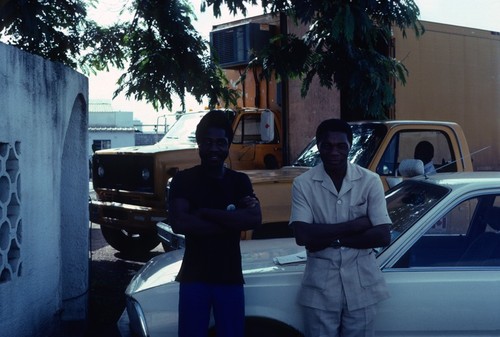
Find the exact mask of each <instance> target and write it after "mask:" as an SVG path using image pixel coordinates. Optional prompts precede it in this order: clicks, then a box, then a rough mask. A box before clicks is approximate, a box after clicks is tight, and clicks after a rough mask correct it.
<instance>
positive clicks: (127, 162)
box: [92, 154, 154, 193]
mask: <svg viewBox="0 0 500 337" xmlns="http://www.w3.org/2000/svg"><path fill="white" fill-rule="evenodd" d="M92 180H93V184H94V188H96V187H97V188H109V189H117V190H123V191H131V192H144V193H153V192H154V157H153V156H133V155H126V156H122V155H98V154H95V155H94V157H93V160H92Z"/></svg>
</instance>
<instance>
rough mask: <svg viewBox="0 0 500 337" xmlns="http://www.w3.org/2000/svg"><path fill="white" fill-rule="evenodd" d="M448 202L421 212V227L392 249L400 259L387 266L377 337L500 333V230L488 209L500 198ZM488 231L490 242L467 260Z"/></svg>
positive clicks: (484, 196)
mask: <svg viewBox="0 0 500 337" xmlns="http://www.w3.org/2000/svg"><path fill="white" fill-rule="evenodd" d="M499 194H500V193H499ZM445 204H448V205H447V207H446V208H445V209H442V210H441V211H438V212H436V213H434V214H428V216H426V217H423V218H422V219H421V223H422V227H421V228H414V229H413V231H408V232H407V233H405V234H403V235H401V236H400V238H399V239H398V240H400V241H401V242H403V243H402V244H401V245H400V247H395V249H394V250H393V253H392V254H393V255H394V256H396V257H397V258H394V259H393V260H391V261H390V262H388V263H386V264H385V265H384V266H383V269H382V270H383V273H384V276H385V279H386V281H387V284H388V287H389V290H390V294H391V298H390V299H388V300H387V301H384V302H382V303H380V304H379V306H378V316H377V319H376V331H377V336H385V337H387V336H493V335H495V336H497V335H498V334H499V331H500V320H498V317H499V316H498V315H499V314H500V256H493V252H494V251H495V249H494V246H500V245H499V244H498V243H497V242H500V238H495V237H494V236H495V235H500V234H497V233H495V231H494V230H493V229H491V228H490V227H489V224H488V223H486V221H485V213H486V211H487V210H488V209H489V208H491V207H496V206H498V205H500V197H499V196H498V195H497V194H496V193H485V194H482V195H474V196H469V197H467V196H463V197H462V198H461V199H460V200H450V202H448V203H445ZM499 221H500V220H499ZM485 233H486V234H488V236H489V237H491V238H492V240H490V241H491V242H489V243H484V244H483V243H482V244H480V245H479V247H476V248H475V250H474V254H475V257H472V258H470V259H465V256H466V255H467V254H469V253H470V251H471V246H473V245H474V243H477V240H478V239H479V238H480V236H481V235H484V234H485ZM495 240H499V241H495ZM396 243H397V242H396ZM396 246H397V245H396ZM476 246H477V245H476ZM490 246H491V247H490ZM495 254H496V255H500V254H499V253H498V251H496V252H495Z"/></svg>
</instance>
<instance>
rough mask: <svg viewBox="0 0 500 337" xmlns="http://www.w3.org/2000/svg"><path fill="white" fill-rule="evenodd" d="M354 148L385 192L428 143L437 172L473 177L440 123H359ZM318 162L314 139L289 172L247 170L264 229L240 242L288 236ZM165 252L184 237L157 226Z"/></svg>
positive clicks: (458, 133)
mask: <svg viewBox="0 0 500 337" xmlns="http://www.w3.org/2000/svg"><path fill="white" fill-rule="evenodd" d="M350 125H351V127H352V130H353V135H354V137H353V144H352V148H351V152H350V154H349V159H350V161H351V162H353V163H356V164H359V165H361V166H363V167H365V168H368V169H369V170H372V171H374V172H377V173H378V174H379V175H380V177H381V179H382V182H383V184H384V187H385V189H388V187H389V183H388V181H387V180H388V179H391V178H394V177H397V176H398V167H399V164H400V163H401V161H402V160H404V159H414V154H415V147H416V146H417V144H418V143H420V142H422V141H428V142H429V143H431V144H432V146H433V147H434V155H433V158H432V163H433V165H434V167H435V170H436V172H460V171H472V170H473V168H472V160H471V154H470V152H469V147H468V145H467V140H466V138H465V136H464V133H463V131H462V128H461V127H460V126H459V125H458V124H456V123H451V122H439V121H412V120H405V121H402V120H398V121H395V120H393V121H361V122H353V123H350ZM319 162H320V158H319V154H318V150H317V147H316V141H315V139H312V140H311V142H310V143H309V145H308V146H307V147H306V148H305V149H304V151H303V152H302V153H301V154H300V155H299V157H298V158H297V160H296V161H295V162H294V163H293V165H291V166H285V167H283V168H280V169H278V170H249V171H245V173H247V174H248V175H249V176H250V179H251V181H252V183H253V188H254V191H255V193H256V195H257V197H258V198H259V200H260V204H261V208H262V217H263V223H264V224H263V226H261V227H260V229H258V230H257V231H254V232H252V231H248V232H244V233H242V239H251V238H253V239H264V238H273V237H287V236H291V235H292V233H291V230H290V228H289V227H288V219H289V216H290V205H291V188H292V181H293V179H294V178H295V177H296V176H298V175H299V174H301V173H303V172H305V171H306V170H308V169H309V168H311V167H313V166H315V165H317V164H318V163H319ZM157 231H158V235H159V236H160V238H161V241H162V244H163V246H164V247H165V249H166V250H167V249H172V248H178V247H179V246H182V245H183V237H182V235H176V234H174V233H173V232H172V231H171V229H170V228H169V226H168V223H166V222H159V223H158V224H157Z"/></svg>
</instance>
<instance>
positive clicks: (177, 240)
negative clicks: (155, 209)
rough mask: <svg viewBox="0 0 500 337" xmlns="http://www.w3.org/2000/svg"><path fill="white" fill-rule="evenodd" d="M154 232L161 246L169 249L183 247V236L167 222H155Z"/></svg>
mask: <svg viewBox="0 0 500 337" xmlns="http://www.w3.org/2000/svg"><path fill="white" fill-rule="evenodd" d="M156 232H157V233H158V237H159V238H160V241H161V243H162V245H163V247H170V248H171V249H180V248H184V247H185V238H184V235H182V234H176V233H174V231H173V230H172V227H170V225H169V224H166V223H165V222H162V221H160V222H158V223H157V224H156Z"/></svg>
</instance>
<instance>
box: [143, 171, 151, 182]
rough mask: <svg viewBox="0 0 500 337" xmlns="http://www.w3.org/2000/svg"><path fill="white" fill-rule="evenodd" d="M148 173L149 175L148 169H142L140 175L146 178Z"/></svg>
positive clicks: (148, 175)
mask: <svg viewBox="0 0 500 337" xmlns="http://www.w3.org/2000/svg"><path fill="white" fill-rule="evenodd" d="M150 175H151V173H150V172H149V170H148V169H142V172H141V177H142V179H143V180H148V179H149V177H150Z"/></svg>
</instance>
